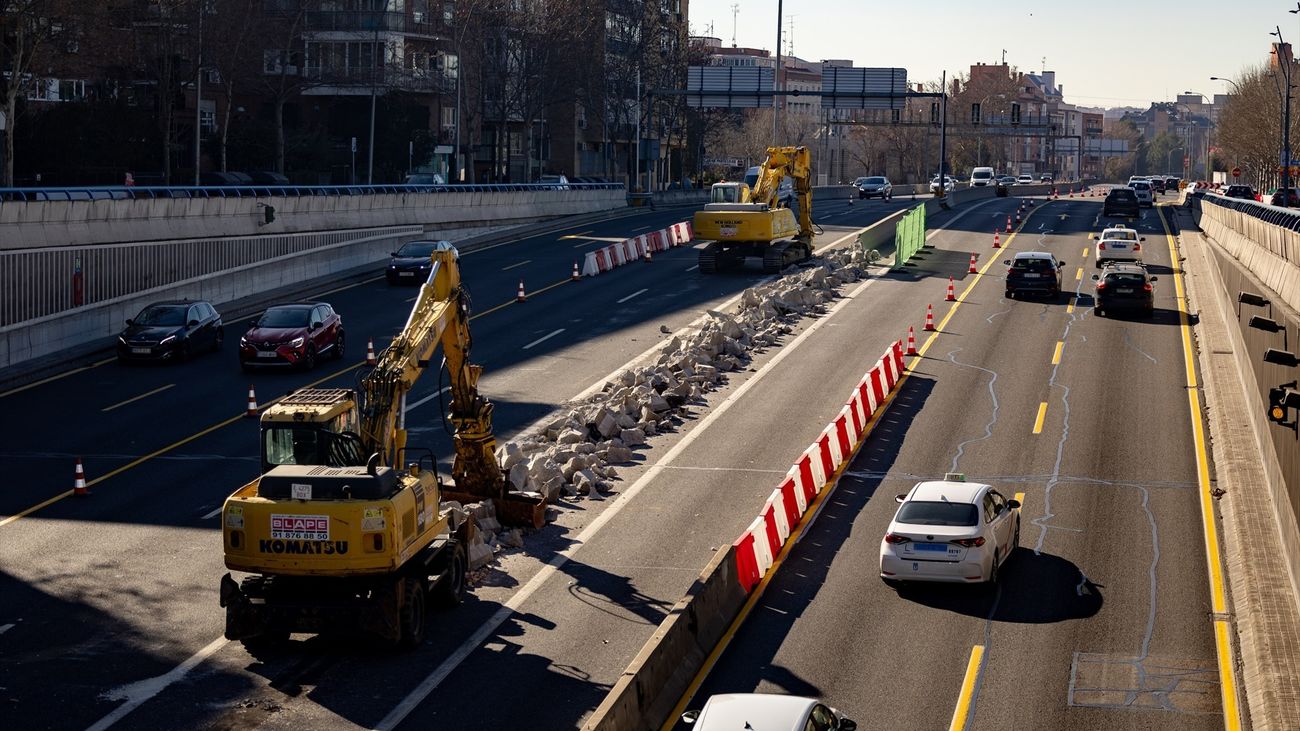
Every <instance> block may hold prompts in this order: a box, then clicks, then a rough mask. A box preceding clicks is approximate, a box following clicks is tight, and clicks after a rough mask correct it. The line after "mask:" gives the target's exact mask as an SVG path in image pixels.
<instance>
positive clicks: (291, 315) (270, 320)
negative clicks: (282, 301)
mask: <svg viewBox="0 0 1300 731" xmlns="http://www.w3.org/2000/svg"><path fill="white" fill-rule="evenodd" d="M310 314H311V310H309V309H307V308H306V307H293V308H289V307H282V308H276V309H270V310H267V311H266V313H265V314H263V315H262V319H260V320H258V321H257V326H258V327H307V317H308V315H310Z"/></svg>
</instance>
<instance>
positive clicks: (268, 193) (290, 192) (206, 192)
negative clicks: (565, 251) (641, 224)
mask: <svg viewBox="0 0 1300 731" xmlns="http://www.w3.org/2000/svg"><path fill="white" fill-rule="evenodd" d="M624 187H625V186H624V185H623V184H622V183H587V182H569V183H475V184H456V185H199V186H194V185H189V186H185V185H182V186H160V185H141V186H120V185H116V186H108V185H105V186H85V187H59V188H0V201H7V200H8V201H88V200H136V199H142V200H148V199H154V198H275V197H280V198H289V197H294V198H296V197H300V196H344V195H378V194H384V193H431V194H433V193H526V192H533V191H539V190H623V189H624Z"/></svg>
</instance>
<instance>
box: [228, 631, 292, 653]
mask: <svg viewBox="0 0 1300 731" xmlns="http://www.w3.org/2000/svg"><path fill="white" fill-rule="evenodd" d="M288 641H289V632H288V631H287V630H270V631H267V632H263V633H262V634H260V635H255V636H253V637H245V638H243V639H241V640H240V641H239V643H240V644H241V645H243V646H244V649H245V650H248V651H249V652H250V653H257V652H263V651H265V650H272V649H275V648H277V647H280V646H281V645H284V644H285V643H287V642H288Z"/></svg>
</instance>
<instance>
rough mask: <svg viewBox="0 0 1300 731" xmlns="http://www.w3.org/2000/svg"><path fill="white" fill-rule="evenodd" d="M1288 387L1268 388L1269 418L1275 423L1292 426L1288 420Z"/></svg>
mask: <svg viewBox="0 0 1300 731" xmlns="http://www.w3.org/2000/svg"><path fill="white" fill-rule="evenodd" d="M1286 391H1287V390H1286V387H1285V386H1275V387H1273V388H1270V389H1269V390H1268V420H1269V421H1271V422H1273V423H1274V424H1281V425H1282V426H1290V425H1291V422H1289V421H1287V418H1286V417H1287V408H1286Z"/></svg>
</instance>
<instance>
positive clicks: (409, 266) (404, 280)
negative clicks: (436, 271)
mask: <svg viewBox="0 0 1300 731" xmlns="http://www.w3.org/2000/svg"><path fill="white" fill-rule="evenodd" d="M445 246H451V242H450V241H408V242H406V243H405V244H402V248H400V249H398V250H397V251H394V252H392V253H391V254H390V255H389V256H390V257H391V258H390V259H389V260H388V268H387V269H386V270H385V271H384V276H385V277H387V278H388V283H389V284H424V282H425V280H427V279H428V278H429V269H430V268H431V267H432V266H433V252H434V251H436V250H437V249H439V248H441V247H445Z"/></svg>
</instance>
